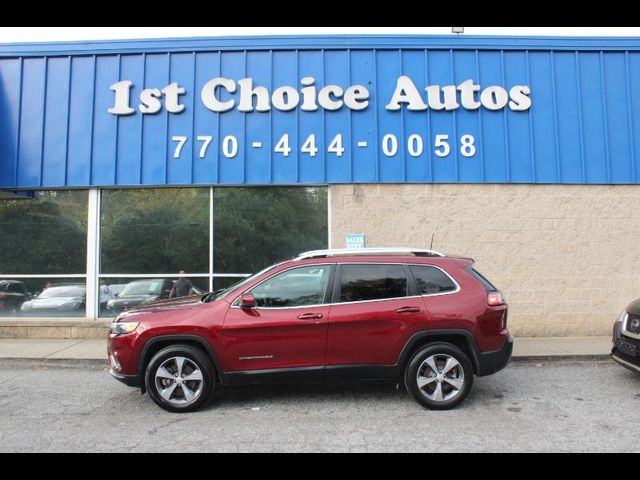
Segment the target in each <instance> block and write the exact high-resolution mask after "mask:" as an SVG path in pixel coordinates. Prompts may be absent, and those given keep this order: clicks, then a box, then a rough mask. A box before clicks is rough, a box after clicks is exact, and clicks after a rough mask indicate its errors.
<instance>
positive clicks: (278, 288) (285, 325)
mask: <svg viewBox="0 0 640 480" xmlns="http://www.w3.org/2000/svg"><path fill="white" fill-rule="evenodd" d="M332 276H333V265H330V264H328V265H308V266H302V267H296V268H292V269H289V270H286V271H283V272H279V273H276V274H275V275H273V276H271V277H270V278H268V279H267V280H265V281H263V282H261V283H259V284H258V285H256V286H254V287H252V288H251V289H250V290H248V291H245V292H242V294H241V295H239V296H238V297H237V298H236V300H235V301H234V302H233V303H232V305H231V307H230V308H229V311H228V313H227V315H226V318H225V322H224V326H223V355H224V358H225V366H226V369H227V371H231V372H250V371H257V370H274V369H292V370H301V369H302V370H306V372H305V373H308V374H309V375H307V376H317V377H319V376H320V375H321V374H322V369H323V368H324V360H325V351H326V345H327V320H328V317H329V305H328V303H329V302H328V299H329V295H330V289H329V287H330V285H331V279H332ZM243 295H253V296H254V298H255V308H251V309H243V308H240V306H239V305H240V298H241V297H242V296H243ZM292 373H293V372H292Z"/></svg>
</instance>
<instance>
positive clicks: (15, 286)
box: [7, 283, 24, 293]
mask: <svg viewBox="0 0 640 480" xmlns="http://www.w3.org/2000/svg"><path fill="white" fill-rule="evenodd" d="M23 289H24V287H23V286H22V285H21V284H19V283H10V284H9V286H8V287H7V292H10V293H24V291H23Z"/></svg>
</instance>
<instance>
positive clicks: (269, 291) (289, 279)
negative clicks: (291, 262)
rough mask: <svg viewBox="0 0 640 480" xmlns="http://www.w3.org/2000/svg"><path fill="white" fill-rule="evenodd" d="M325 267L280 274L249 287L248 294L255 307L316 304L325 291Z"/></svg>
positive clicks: (329, 268)
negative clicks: (251, 296)
mask: <svg viewBox="0 0 640 480" xmlns="http://www.w3.org/2000/svg"><path fill="white" fill-rule="evenodd" d="M330 273H331V267H330V266H329V265H313V266H309V267H301V268H294V269H292V270H287V271H286V272H283V273H280V274H278V275H276V276H274V277H272V278H270V279H269V280H267V281H265V282H264V283H261V284H260V285H258V286H257V287H255V288H253V289H252V290H251V291H250V292H248V293H250V294H251V295H253V296H254V297H255V299H256V306H257V307H262V308H286V307H304V306H311V305H320V304H322V303H324V296H325V293H326V291H327V284H328V282H329V274H330Z"/></svg>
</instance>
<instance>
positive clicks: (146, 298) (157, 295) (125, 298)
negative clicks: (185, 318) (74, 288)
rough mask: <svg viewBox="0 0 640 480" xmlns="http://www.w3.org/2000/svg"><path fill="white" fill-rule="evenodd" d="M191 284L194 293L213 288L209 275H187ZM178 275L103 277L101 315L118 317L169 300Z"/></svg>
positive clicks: (193, 294)
mask: <svg viewBox="0 0 640 480" xmlns="http://www.w3.org/2000/svg"><path fill="white" fill-rule="evenodd" d="M185 278H186V279H188V280H189V282H190V283H191V289H190V294H191V296H202V295H204V294H205V293H207V292H208V291H209V279H208V278H191V277H189V276H188V275H187V276H186V277H185ZM178 281H179V279H178V278H162V277H150V278H102V279H101V280H100V300H99V303H100V316H102V317H115V316H116V315H119V314H120V313H122V312H127V311H129V310H131V309H132V308H135V307H138V306H144V305H148V304H151V303H154V302H158V301H161V300H168V299H169V298H170V297H171V293H172V290H174V287H175V286H176V282H178Z"/></svg>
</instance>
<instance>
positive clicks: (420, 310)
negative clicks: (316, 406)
mask: <svg viewBox="0 0 640 480" xmlns="http://www.w3.org/2000/svg"><path fill="white" fill-rule="evenodd" d="M410 279H411V277H410V275H409V272H408V270H407V268H406V267H405V266H404V265H401V264H390V263H380V264H364V263H355V264H341V265H339V266H338V269H337V272H336V279H335V282H334V283H335V286H334V293H333V304H332V307H331V314H330V317H329V329H328V339H327V366H336V367H337V366H348V365H358V366H370V365H385V366H391V365H395V364H396V363H397V361H398V358H399V355H400V352H401V351H402V348H403V347H404V345H405V343H406V341H407V340H408V339H409V338H410V337H411V335H413V333H415V332H416V331H418V330H421V329H426V322H427V319H428V317H427V313H426V309H425V307H424V302H423V301H422V297H421V296H420V295H419V294H418V293H417V291H416V288H415V284H414V282H413V281H410ZM411 280H412V279H411Z"/></svg>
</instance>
